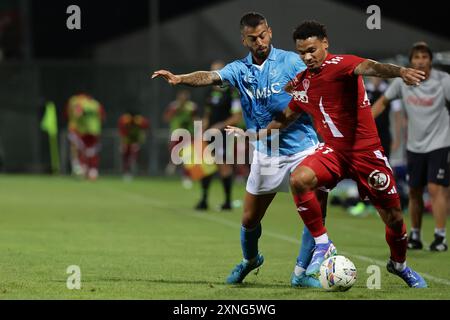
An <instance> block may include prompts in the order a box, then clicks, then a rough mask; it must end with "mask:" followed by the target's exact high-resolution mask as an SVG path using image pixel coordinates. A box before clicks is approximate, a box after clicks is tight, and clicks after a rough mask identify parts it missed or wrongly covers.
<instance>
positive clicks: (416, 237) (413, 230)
mask: <svg viewBox="0 0 450 320" xmlns="http://www.w3.org/2000/svg"><path fill="white" fill-rule="evenodd" d="M411 239H413V240H420V229H419V228H411Z"/></svg>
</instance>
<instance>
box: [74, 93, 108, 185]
mask: <svg viewBox="0 0 450 320" xmlns="http://www.w3.org/2000/svg"><path fill="white" fill-rule="evenodd" d="M66 115H67V120H68V135H69V141H70V145H71V146H70V149H71V163H72V172H73V173H74V174H75V175H77V176H81V177H86V178H88V179H89V180H96V179H97V177H98V165H99V161H100V157H99V151H100V141H99V139H100V135H101V131H102V122H103V121H104V119H105V111H104V108H103V106H102V105H101V104H100V102H98V101H97V100H95V99H94V98H93V97H91V96H89V95H88V94H86V93H79V94H76V95H74V96H72V97H70V99H69V101H68V103H67V106H66Z"/></svg>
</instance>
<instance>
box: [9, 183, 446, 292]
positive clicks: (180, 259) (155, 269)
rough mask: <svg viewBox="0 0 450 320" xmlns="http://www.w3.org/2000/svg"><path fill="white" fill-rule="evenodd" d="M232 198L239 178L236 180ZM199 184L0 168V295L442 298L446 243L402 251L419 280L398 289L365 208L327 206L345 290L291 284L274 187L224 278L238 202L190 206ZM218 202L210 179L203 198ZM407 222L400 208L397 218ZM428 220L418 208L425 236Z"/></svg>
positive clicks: (287, 207)
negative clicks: (370, 284) (421, 284)
mask: <svg viewBox="0 0 450 320" xmlns="http://www.w3.org/2000/svg"><path fill="white" fill-rule="evenodd" d="M233 193H234V199H242V197H243V194H244V186H243V185H236V188H235V189H234V191H233ZM199 194H200V190H199V186H198V185H195V186H194V188H193V189H191V190H185V189H183V188H182V187H181V183H180V182H179V181H177V180H167V179H144V178H142V179H136V180H135V181H133V182H132V183H125V182H123V181H122V180H121V179H119V178H113V177H111V178H109V177H101V178H100V179H99V180H98V181H97V182H95V183H92V182H85V181H77V180H74V179H72V178H69V177H44V176H11V175H1V176H0V254H1V258H0V298H1V299H208V300H210V299H297V300H302V299H450V253H449V252H446V253H431V252H429V251H426V250H422V251H418V252H409V253H408V263H409V264H410V265H411V266H413V267H414V268H415V269H416V270H417V271H419V272H421V273H422V275H424V277H425V278H426V280H427V282H428V285H429V288H428V289H424V290H414V289H409V288H407V287H406V285H405V284H404V283H403V282H402V281H401V280H400V279H399V278H397V277H395V276H393V275H391V274H389V273H388V272H387V271H386V270H385V262H386V259H387V257H388V247H387V245H386V243H385V240H384V226H383V224H382V222H381V220H380V219H379V218H378V217H376V216H368V217H364V218H357V217H352V216H350V215H348V214H346V213H345V212H344V211H343V210H342V209H339V208H336V207H330V208H329V212H328V220H327V226H328V230H329V233H330V236H331V238H332V239H333V241H334V243H335V244H336V247H337V248H338V251H340V252H341V254H344V255H346V256H347V257H349V258H350V259H351V260H352V261H353V262H354V263H355V265H356V267H357V269H358V280H357V282H356V284H355V286H354V287H353V288H352V289H351V290H350V291H348V292H343V293H331V292H326V291H324V290H318V289H294V288H291V287H290V286H289V278H290V274H291V272H292V270H293V267H294V264H295V258H296V256H297V252H298V248H299V241H298V239H299V237H300V233H301V229H302V223H301V222H300V219H299V217H298V215H297V214H296V210H295V208H294V206H293V202H292V200H291V197H290V195H288V194H278V195H277V197H276V198H275V200H274V202H273V204H272V206H271V207H270V208H269V210H268V212H267V214H266V216H265V218H264V220H263V235H262V237H261V240H260V251H261V252H262V253H263V254H264V256H265V263H264V265H263V266H262V267H261V269H260V270H259V273H258V274H257V275H255V274H254V273H251V274H249V275H248V276H247V278H246V280H245V282H244V284H242V285H234V286H230V285H226V284H224V280H225V278H226V276H227V275H228V273H229V272H230V270H231V269H232V268H233V267H234V265H235V264H237V263H238V262H239V260H240V259H241V251H240V241H239V228H240V217H241V209H234V211H233V212H230V213H220V212H217V211H215V210H210V211H209V212H205V213H198V212H196V211H194V210H193V209H192V208H193V206H194V205H195V203H196V201H197V200H198V197H199ZM221 201H222V193H221V186H220V184H219V183H218V182H217V180H216V182H215V183H214V184H213V186H212V190H211V199H210V205H211V206H212V207H215V206H217V205H219V204H220V203H221ZM405 220H406V221H407V223H408V224H409V219H408V217H406V219H405ZM432 233H433V220H432V218H431V217H430V216H429V215H427V216H425V219H424V228H423V236H424V240H425V242H426V243H430V241H431V240H432ZM70 265H78V266H79V267H80V269H81V289H80V290H69V289H67V286H66V282H67V278H68V277H69V274H67V273H66V269H67V267H68V266H70ZM369 265H379V266H380V269H381V289H379V290H376V289H373V290H369V289H368V288H367V287H366V281H367V279H368V277H369V274H368V273H366V270H367V267H368V266H369Z"/></svg>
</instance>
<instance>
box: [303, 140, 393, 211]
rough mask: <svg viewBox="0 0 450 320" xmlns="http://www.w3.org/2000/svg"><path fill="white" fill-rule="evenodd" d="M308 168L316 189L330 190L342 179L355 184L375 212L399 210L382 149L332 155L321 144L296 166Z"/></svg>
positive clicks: (391, 175) (334, 153) (389, 169)
mask: <svg viewBox="0 0 450 320" xmlns="http://www.w3.org/2000/svg"><path fill="white" fill-rule="evenodd" d="M300 165H301V166H306V167H309V168H311V169H312V170H313V171H314V172H315V174H316V177H317V179H318V186H319V187H321V186H325V187H326V188H330V189H331V188H334V187H335V186H336V184H337V183H338V182H339V181H341V180H342V179H347V178H348V179H352V180H354V181H356V183H357V184H358V191H359V195H360V197H361V199H367V198H368V199H369V200H370V201H371V202H372V204H373V205H374V206H375V207H377V208H384V209H387V208H400V197H399V195H398V193H397V186H396V184H395V179H394V176H393V173H392V169H391V167H390V165H389V162H388V160H387V157H386V156H385V155H384V151H383V148H382V147H381V146H380V147H379V148H376V149H373V150H370V151H346V152H343V151H336V150H333V149H332V148H330V147H329V146H327V145H326V144H321V145H320V146H319V147H318V148H317V149H316V151H315V152H314V153H313V154H311V155H309V156H308V157H306V159H305V160H303V161H302V162H301V164H300Z"/></svg>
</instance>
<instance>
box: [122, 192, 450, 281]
mask: <svg viewBox="0 0 450 320" xmlns="http://www.w3.org/2000/svg"><path fill="white" fill-rule="evenodd" d="M121 192H122V194H125V193H126V194H127V195H130V196H132V197H133V198H134V199H135V200H137V199H138V198H140V199H141V200H145V201H146V202H148V203H149V204H150V205H153V206H157V207H160V208H161V207H165V208H167V209H173V210H176V208H175V207H172V206H170V205H168V204H167V203H162V202H160V201H153V200H151V199H149V198H147V197H146V196H143V195H140V194H135V193H129V192H127V191H123V190H122V191H121ZM155 202H156V203H155ZM185 214H186V215H189V216H191V217H195V218H198V219H203V220H209V221H212V222H216V223H220V224H222V225H226V226H228V227H232V228H240V227H241V225H240V224H238V223H235V222H232V221H229V220H226V219H223V218H220V217H217V216H212V215H209V214H196V213H185ZM263 234H264V235H267V236H269V237H272V238H275V239H278V240H283V241H287V242H291V243H295V244H298V243H299V240H298V239H295V238H293V237H288V236H285V235H282V234H279V233H276V232H272V231H269V230H266V229H264V231H263ZM339 253H342V254H343V255H348V256H351V257H355V258H356V259H358V260H361V261H365V262H369V263H375V264H377V265H378V266H380V267H384V266H385V265H386V262H384V261H381V260H376V259H372V258H369V257H366V256H361V255H357V254H353V253H350V252H346V251H339ZM418 272H419V273H420V274H421V275H422V276H423V277H424V278H425V279H428V280H430V281H433V282H436V283H439V284H444V285H446V286H450V281H449V280H447V279H441V278H437V277H434V276H432V275H429V274H427V273H423V272H420V271H418Z"/></svg>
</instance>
